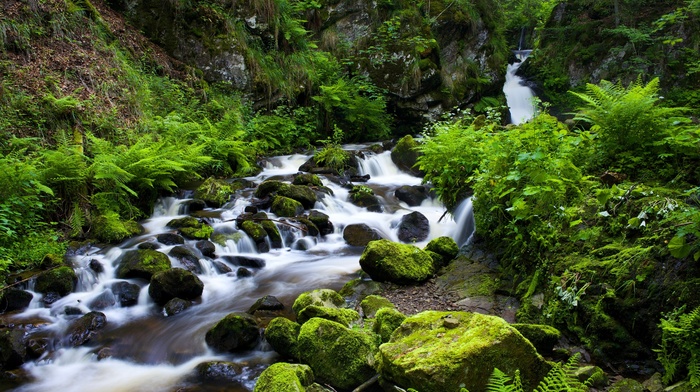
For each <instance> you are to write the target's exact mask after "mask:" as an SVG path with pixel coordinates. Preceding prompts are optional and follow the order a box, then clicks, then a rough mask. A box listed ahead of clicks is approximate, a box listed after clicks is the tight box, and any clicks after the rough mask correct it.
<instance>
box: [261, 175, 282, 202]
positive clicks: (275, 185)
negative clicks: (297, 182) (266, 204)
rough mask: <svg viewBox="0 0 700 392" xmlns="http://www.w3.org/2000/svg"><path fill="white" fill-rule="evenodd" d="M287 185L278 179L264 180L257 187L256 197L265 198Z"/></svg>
mask: <svg viewBox="0 0 700 392" xmlns="http://www.w3.org/2000/svg"><path fill="white" fill-rule="evenodd" d="M285 185H287V184H285V183H284V182H282V181H277V180H266V181H263V182H262V183H261V184H260V185H258V187H257V189H255V197H257V198H258V199H264V198H266V197H268V196H270V195H272V194H273V193H277V191H278V190H279V189H280V188H282V187H283V186H285Z"/></svg>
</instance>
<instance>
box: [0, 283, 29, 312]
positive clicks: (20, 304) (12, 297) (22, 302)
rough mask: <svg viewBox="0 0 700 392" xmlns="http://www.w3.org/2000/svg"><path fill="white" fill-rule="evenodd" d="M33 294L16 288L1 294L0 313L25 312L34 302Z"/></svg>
mask: <svg viewBox="0 0 700 392" xmlns="http://www.w3.org/2000/svg"><path fill="white" fill-rule="evenodd" d="M32 298H34V296H33V295H32V293H30V292H28V291H24V290H19V289H15V288H12V287H11V288H8V289H5V290H4V291H2V292H0V313H4V312H12V311H13V310H24V309H26V308H27V306H29V303H30V302H32Z"/></svg>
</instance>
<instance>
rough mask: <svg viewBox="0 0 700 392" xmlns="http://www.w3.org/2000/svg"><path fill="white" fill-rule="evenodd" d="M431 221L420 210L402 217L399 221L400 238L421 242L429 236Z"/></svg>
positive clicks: (405, 240) (406, 240)
mask: <svg viewBox="0 0 700 392" xmlns="http://www.w3.org/2000/svg"><path fill="white" fill-rule="evenodd" d="M429 234H430V222H429V221H428V218H426V217H425V215H423V214H421V213H420V212H418V211H414V212H411V213H410V214H406V215H404V216H403V217H401V222H400V223H399V234H398V235H399V239H400V240H401V241H403V242H420V241H423V240H425V239H426V238H428V235H429Z"/></svg>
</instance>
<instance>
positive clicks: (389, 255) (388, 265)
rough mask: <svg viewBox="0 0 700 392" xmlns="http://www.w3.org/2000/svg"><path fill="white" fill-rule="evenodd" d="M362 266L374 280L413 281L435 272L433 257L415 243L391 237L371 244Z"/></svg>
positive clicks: (364, 255)
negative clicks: (405, 242) (395, 240)
mask: <svg viewBox="0 0 700 392" xmlns="http://www.w3.org/2000/svg"><path fill="white" fill-rule="evenodd" d="M360 266H361V267H362V270H363V271H365V272H367V274H369V276H370V277H372V279H373V280H376V281H379V282H387V281H388V282H393V283H399V284H412V283H419V282H422V281H425V280H426V279H428V278H430V277H431V276H432V275H433V272H434V269H433V260H432V259H431V258H430V256H429V255H428V254H427V253H426V252H424V251H423V250H422V249H419V248H418V247H416V246H414V245H411V244H399V243H396V242H392V241H389V240H377V241H371V242H370V243H369V244H367V247H366V248H365V250H364V252H362V256H360Z"/></svg>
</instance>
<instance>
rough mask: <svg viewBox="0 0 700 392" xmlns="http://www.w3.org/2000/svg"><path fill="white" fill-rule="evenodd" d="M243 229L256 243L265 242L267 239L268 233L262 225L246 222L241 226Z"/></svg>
mask: <svg viewBox="0 0 700 392" xmlns="http://www.w3.org/2000/svg"><path fill="white" fill-rule="evenodd" d="M241 229H242V230H243V231H244V232H245V233H246V234H248V235H249V236H250V238H252V239H253V241H255V242H260V241H263V240H265V237H267V231H265V228H264V227H262V225H260V224H258V223H255V222H253V221H245V222H243V223H242V224H241Z"/></svg>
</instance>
